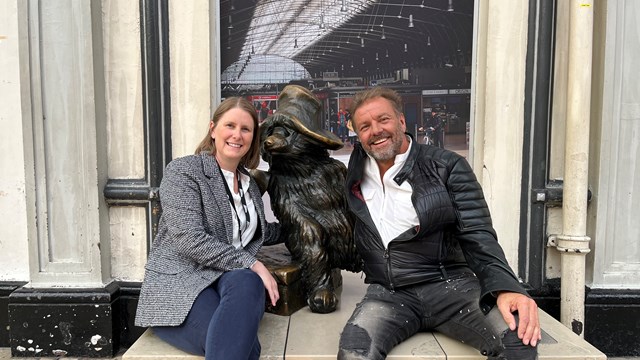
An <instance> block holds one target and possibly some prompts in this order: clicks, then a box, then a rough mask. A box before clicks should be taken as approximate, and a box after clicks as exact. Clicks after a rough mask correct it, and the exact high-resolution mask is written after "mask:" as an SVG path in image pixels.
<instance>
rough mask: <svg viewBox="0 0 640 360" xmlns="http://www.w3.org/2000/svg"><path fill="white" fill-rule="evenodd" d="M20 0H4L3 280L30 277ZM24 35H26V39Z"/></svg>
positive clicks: (0, 92) (0, 91)
mask: <svg viewBox="0 0 640 360" xmlns="http://www.w3.org/2000/svg"><path fill="white" fill-rule="evenodd" d="M22 3H23V1H21V0H0V69H1V70H0V128H1V129H2V131H0V281H28V280H29V252H28V243H27V204H26V196H25V192H26V187H27V183H26V181H25V160H24V148H25V146H26V145H25V142H24V140H23V137H22V133H23V130H24V129H23V126H26V128H27V129H29V127H28V126H27V125H26V124H25V123H24V122H25V121H30V120H29V117H30V114H29V113H28V112H27V113H25V112H24V111H23V108H22V104H23V101H28V98H27V99H25V98H24V96H25V95H26V96H27V97H28V95H29V87H28V84H21V82H20V73H21V71H23V70H24V68H23V67H22V66H21V62H20V60H21V59H20V56H19V53H20V52H19V47H20V46H21V45H22V44H21V39H20V36H25V34H26V32H25V30H26V22H25V19H18V7H19V6H24V4H22ZM22 41H24V39H22Z"/></svg>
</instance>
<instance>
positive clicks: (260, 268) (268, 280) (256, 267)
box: [251, 261, 280, 306]
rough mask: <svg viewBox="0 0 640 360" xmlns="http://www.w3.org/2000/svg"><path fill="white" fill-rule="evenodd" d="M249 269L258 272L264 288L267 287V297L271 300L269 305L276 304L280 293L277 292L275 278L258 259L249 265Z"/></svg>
mask: <svg viewBox="0 0 640 360" xmlns="http://www.w3.org/2000/svg"><path fill="white" fill-rule="evenodd" d="M251 271H253V272H254V273H256V274H258V276H260V278H261V279H262V283H263V284H264V288H265V289H267V292H268V293H269V298H270V300H271V305H273V306H276V303H277V302H278V299H280V294H279V293H278V283H276V279H274V278H273V276H271V272H269V269H267V267H266V266H264V264H263V263H261V262H260V261H256V262H255V264H253V265H252V266H251Z"/></svg>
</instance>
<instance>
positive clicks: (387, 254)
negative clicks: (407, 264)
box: [383, 247, 395, 294]
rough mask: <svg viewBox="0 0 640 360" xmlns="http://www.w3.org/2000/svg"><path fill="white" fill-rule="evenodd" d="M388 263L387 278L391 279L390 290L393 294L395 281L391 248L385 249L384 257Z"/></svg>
mask: <svg viewBox="0 0 640 360" xmlns="http://www.w3.org/2000/svg"><path fill="white" fill-rule="evenodd" d="M383 257H384V258H385V259H386V260H385V261H386V262H387V274H388V275H387V276H388V278H389V289H391V290H390V291H391V293H392V294H393V293H394V292H395V290H394V284H393V279H392V277H391V275H392V274H391V255H390V254H389V248H388V247H387V248H386V249H384V256H383Z"/></svg>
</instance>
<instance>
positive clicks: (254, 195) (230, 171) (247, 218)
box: [135, 97, 280, 360]
mask: <svg viewBox="0 0 640 360" xmlns="http://www.w3.org/2000/svg"><path fill="white" fill-rule="evenodd" d="M257 139H258V118H257V115H256V111H255V109H254V108H253V106H252V105H251V103H250V102H249V101H247V100H246V99H244V98H239V97H232V98H228V99H226V100H224V101H223V102H222V103H221V104H220V106H219V107H218V108H217V109H216V111H215V113H214V115H213V119H212V120H211V121H210V122H209V126H208V128H207V135H206V136H205V138H204V139H203V140H202V142H201V143H200V145H199V146H198V148H197V149H196V154H195V155H190V156H186V157H183V158H178V159H175V160H173V161H172V162H171V163H170V164H169V165H167V167H166V170H165V172H164V178H163V180H162V183H161V185H160V201H161V204H162V216H161V218H160V223H159V225H158V234H157V236H156V238H155V240H154V242H153V245H152V248H151V251H150V253H149V259H148V262H147V265H146V272H145V278H144V282H143V283H142V289H141V291H140V299H139V303H138V310H137V314H136V321H135V323H136V325H137V326H150V327H152V328H153V331H154V332H155V333H156V335H157V336H158V337H160V338H161V339H163V340H165V341H166V342H168V343H170V344H172V345H174V346H176V347H178V348H180V349H182V350H185V351H187V352H190V353H193V354H198V355H204V356H205V358H206V359H225V360H226V359H243V360H244V359H258V358H259V357H260V343H259V342H258V325H259V323H260V320H261V318H262V316H263V314H264V308H265V289H266V292H267V293H268V295H269V301H270V302H271V304H272V305H275V304H276V302H277V301H278V298H279V294H278V286H277V284H276V281H275V279H274V278H273V277H272V276H271V273H270V272H269V271H268V270H267V268H266V267H265V266H264V264H262V263H261V262H260V261H258V260H257V259H256V254H257V253H258V250H260V247H261V246H262V245H263V244H267V245H270V244H273V243H275V242H276V240H277V239H278V238H279V232H280V228H279V226H278V224H276V223H267V222H266V221H265V216H264V204H263V203H262V198H261V194H260V191H259V190H258V187H257V185H256V183H255V181H254V180H253V179H251V177H250V176H249V173H248V171H247V168H249V169H253V168H256V166H257V165H258V163H259V161H260V157H259V156H260V150H259V148H260V146H259V144H258V140H257Z"/></svg>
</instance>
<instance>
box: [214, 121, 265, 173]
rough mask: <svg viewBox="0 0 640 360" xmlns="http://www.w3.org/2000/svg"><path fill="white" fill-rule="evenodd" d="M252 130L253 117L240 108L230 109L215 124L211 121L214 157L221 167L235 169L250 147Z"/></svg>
mask: <svg viewBox="0 0 640 360" xmlns="http://www.w3.org/2000/svg"><path fill="white" fill-rule="evenodd" d="M254 131H255V129H254V128H253V118H252V117H251V115H250V114H249V113H247V112H246V111H244V110H242V109H240V108H233V109H230V110H229V111H227V112H226V113H224V115H222V117H220V120H218V122H217V123H216V124H214V123H213V122H212V123H211V137H212V138H213V140H214V141H215V145H216V159H218V162H220V166H222V168H223V169H225V170H229V171H235V170H236V168H237V167H238V164H239V163H240V160H241V159H242V157H243V156H244V155H245V154H246V153H247V152H249V149H250V148H251V141H252V139H253V132H254Z"/></svg>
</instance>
